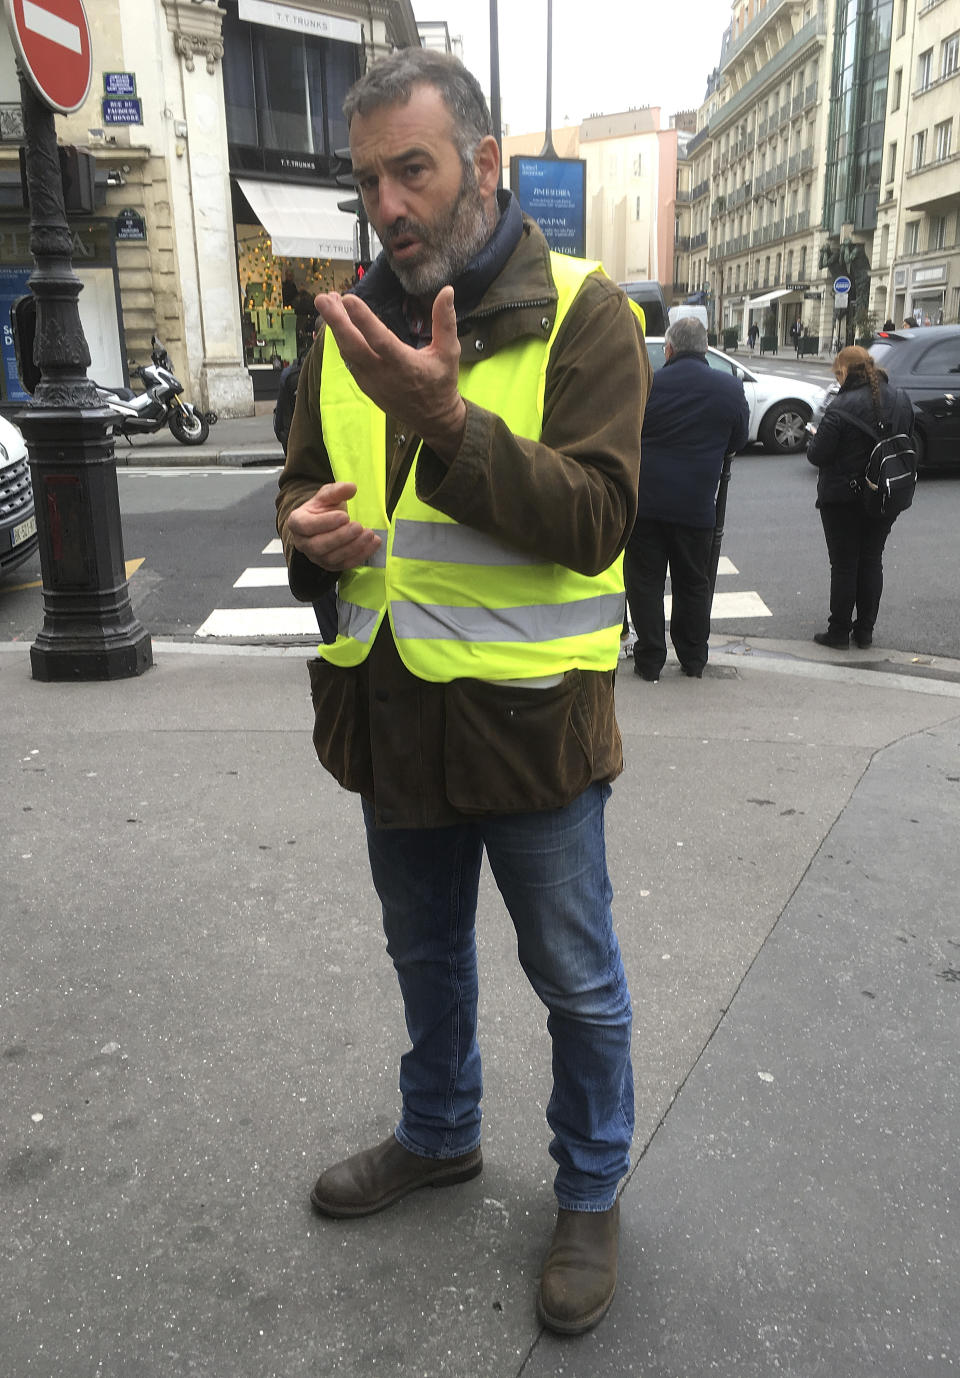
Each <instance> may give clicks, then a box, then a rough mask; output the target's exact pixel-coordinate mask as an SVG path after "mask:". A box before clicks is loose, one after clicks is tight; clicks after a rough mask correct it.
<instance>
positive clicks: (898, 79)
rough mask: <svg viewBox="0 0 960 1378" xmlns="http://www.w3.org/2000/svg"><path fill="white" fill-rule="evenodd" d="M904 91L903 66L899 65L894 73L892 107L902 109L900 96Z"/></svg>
mask: <svg viewBox="0 0 960 1378" xmlns="http://www.w3.org/2000/svg"><path fill="white" fill-rule="evenodd" d="M902 92H903V68H902V67H898V68H897V70H896V71H895V72H894V74H893V90H892V92H891V95H890V109H891V110H899V109H900V96H901V94H902Z"/></svg>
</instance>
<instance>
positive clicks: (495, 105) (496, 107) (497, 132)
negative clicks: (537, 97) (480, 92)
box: [490, 0, 503, 187]
mask: <svg viewBox="0 0 960 1378" xmlns="http://www.w3.org/2000/svg"><path fill="white" fill-rule="evenodd" d="M490 119H491V120H492V122H493V137H494V138H495V139H496V141H497V145H498V146H499V148H500V177H499V184H500V186H501V187H502V186H503V144H502V133H503V126H502V124H501V123H500V24H499V16H498V14H497V0H490Z"/></svg>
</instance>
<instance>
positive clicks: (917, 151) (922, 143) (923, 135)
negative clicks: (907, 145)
mask: <svg viewBox="0 0 960 1378" xmlns="http://www.w3.org/2000/svg"><path fill="white" fill-rule="evenodd" d="M926 155H927V131H926V130H925V129H921V130H920V131H919V133H917V134H914V136H913V163H912V168H913V171H914V172H917V171H919V169H920V168H922V167H923V164H924V160H925V158H926Z"/></svg>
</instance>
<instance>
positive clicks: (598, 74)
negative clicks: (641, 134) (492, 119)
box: [413, 0, 731, 134]
mask: <svg viewBox="0 0 960 1378" xmlns="http://www.w3.org/2000/svg"><path fill="white" fill-rule="evenodd" d="M497 10H498V27H499V36H500V102H501V113H502V116H503V120H504V123H505V124H507V125H508V126H509V130H510V133H512V134H523V133H529V132H531V131H536V130H541V129H543V127H544V116H545V113H546V103H547V98H546V74H547V0H499V3H498V6H497ZM730 10H731V5H730V0H553V120H552V125H553V128H554V129H556V128H559V127H560V126H561V125H564V124H578V123H579V122H580V120H582V119H584V118H585V117H586V116H588V115H594V114H603V115H609V114H613V113H615V112H616V111H618V110H626V109H628V108H630V107H631V106H641V105H659V106H660V107H661V108H662V112H663V121H664V124H666V122H667V119H668V118H669V116H670V115H672V114H673V113H674V112H675V111H677V110H684V109H691V108H694V109H695V108H696V107H697V106H698V105H699V104H700V103H701V101H702V100H703V96H704V91H705V89H706V82H707V76H708V74H709V73H710V72H711V71H712V69H713V68H714V67H715V66H716V65H717V61H718V59H719V57H720V39H721V37H722V35H723V31H724V29H725V28H726V27H727V25H728V24H729V22H730ZM413 11H414V14H415V15H416V17H417V19H418V20H421V21H422V20H429V19H434V20H437V19H445V20H446V21H447V23H448V24H449V26H450V33H451V35H452V36H453V37H456V36H457V35H458V34H461V35H462V36H463V58H464V62H465V63H466V64H467V66H468V67H469V68H470V69H471V71H472V72H474V74H475V75H476V76H477V78H478V79H479V81H480V83H481V85H482V86H483V89H484V91H486V92H487V94H488V95H489V93H490V6H489V0H413Z"/></svg>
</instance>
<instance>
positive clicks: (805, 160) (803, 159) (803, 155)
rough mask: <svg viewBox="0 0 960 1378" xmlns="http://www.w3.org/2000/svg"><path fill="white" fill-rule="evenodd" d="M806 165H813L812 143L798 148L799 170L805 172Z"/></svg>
mask: <svg viewBox="0 0 960 1378" xmlns="http://www.w3.org/2000/svg"><path fill="white" fill-rule="evenodd" d="M808 167H813V145H812V144H811V146H810V147H809V148H802V149H801V150H800V171H801V172H806V170H807V168H808Z"/></svg>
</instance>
